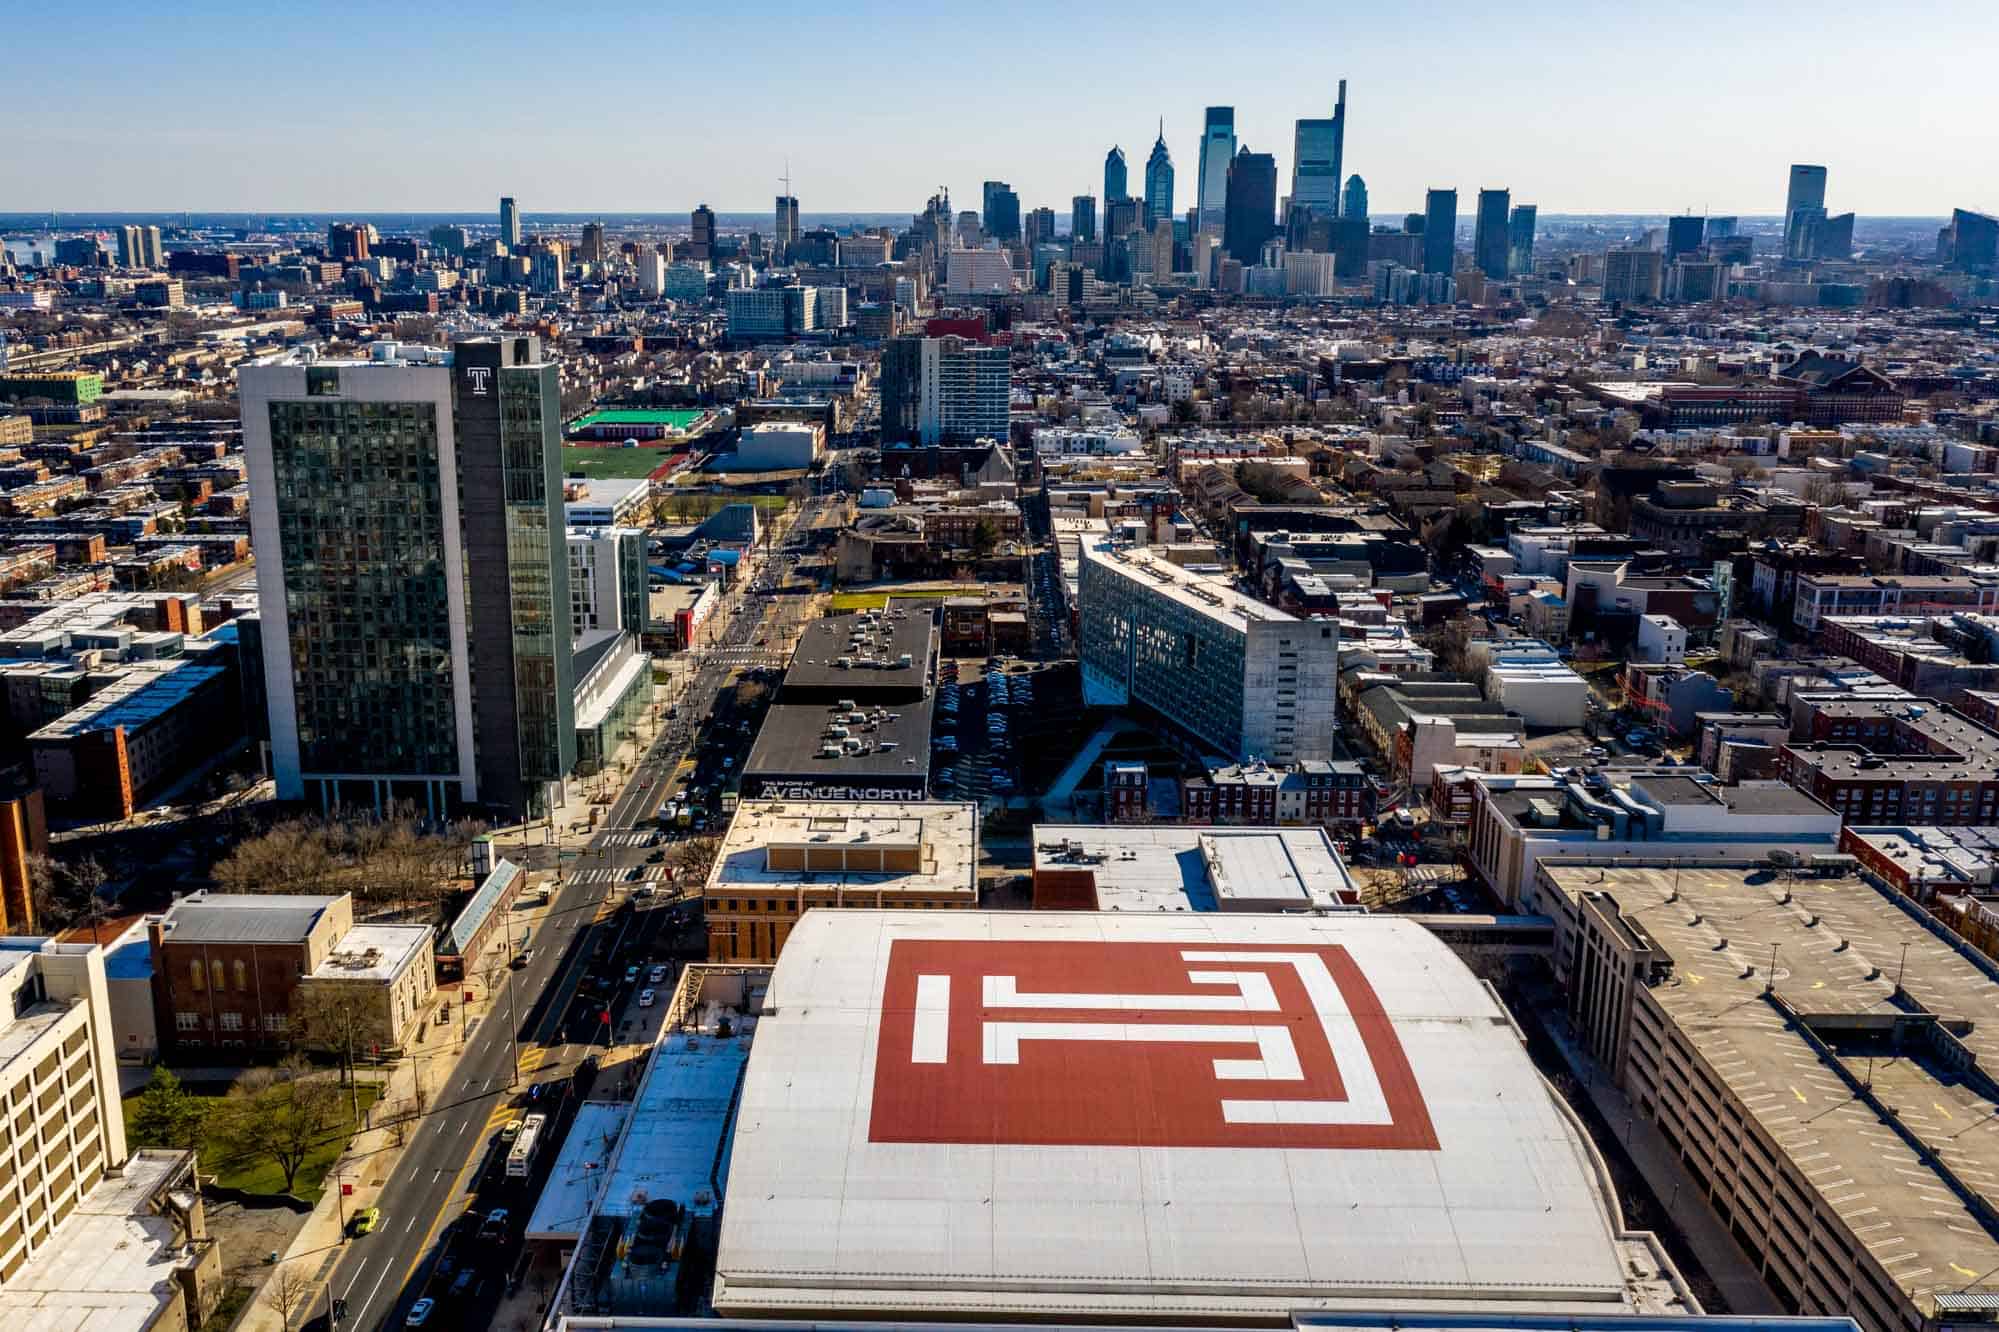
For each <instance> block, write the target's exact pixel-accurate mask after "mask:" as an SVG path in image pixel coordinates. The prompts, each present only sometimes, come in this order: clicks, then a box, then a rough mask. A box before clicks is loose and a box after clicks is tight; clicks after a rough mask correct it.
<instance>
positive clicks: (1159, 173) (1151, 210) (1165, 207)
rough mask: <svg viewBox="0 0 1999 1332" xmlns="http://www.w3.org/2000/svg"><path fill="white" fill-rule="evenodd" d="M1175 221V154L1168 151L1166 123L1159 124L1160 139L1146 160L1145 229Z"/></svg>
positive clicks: (1155, 142) (1155, 141)
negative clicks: (1163, 222)
mask: <svg viewBox="0 0 1999 1332" xmlns="http://www.w3.org/2000/svg"><path fill="white" fill-rule="evenodd" d="M1162 220H1163V221H1167V222H1170V221H1172V220H1173V154H1172V153H1170V152H1168V151H1167V149H1166V122H1165V121H1164V120H1162V121H1160V122H1159V137H1158V139H1156V140H1154V142H1153V144H1152V156H1150V157H1148V158H1146V159H1145V229H1146V230H1147V231H1150V230H1152V228H1153V226H1154V225H1155V224H1157V223H1158V222H1160V221H1162Z"/></svg>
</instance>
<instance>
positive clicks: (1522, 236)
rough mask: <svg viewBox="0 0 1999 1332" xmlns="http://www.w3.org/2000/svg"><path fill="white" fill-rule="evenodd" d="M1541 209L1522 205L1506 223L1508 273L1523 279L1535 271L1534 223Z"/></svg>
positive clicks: (1530, 205) (1531, 205)
mask: <svg viewBox="0 0 1999 1332" xmlns="http://www.w3.org/2000/svg"><path fill="white" fill-rule="evenodd" d="M1539 215H1540V209H1538V208H1536V207H1535V206H1534V205H1533V204H1521V205H1520V206H1519V207H1517V208H1515V209H1514V210H1513V216H1512V217H1511V218H1509V219H1508V220H1507V223H1506V271H1507V272H1509V273H1511V274H1512V275H1513V276H1514V277H1521V276H1523V275H1526V274H1530V273H1532V272H1533V271H1534V222H1535V219H1536V218H1537V217H1538V216H1539Z"/></svg>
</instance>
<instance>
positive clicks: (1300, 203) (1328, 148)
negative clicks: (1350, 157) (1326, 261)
mask: <svg viewBox="0 0 1999 1332" xmlns="http://www.w3.org/2000/svg"><path fill="white" fill-rule="evenodd" d="M1346 123H1347V81H1346V80H1345V79H1341V80H1340V92H1339V100H1338V101H1337V102H1335V103H1334V104H1333V114H1332V116H1331V118H1329V119H1320V120H1301V121H1299V122H1298V125H1297V132H1296V137H1295V138H1294V139H1293V140H1292V153H1291V207H1292V208H1299V207H1305V206H1309V207H1311V208H1315V209H1318V210H1320V211H1322V212H1325V213H1327V214H1329V215H1330V214H1336V213H1338V212H1339V211H1340V168H1341V158H1342V156H1343V155H1344V152H1345V140H1346Z"/></svg>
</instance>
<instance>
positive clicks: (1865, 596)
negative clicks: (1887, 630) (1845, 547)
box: [1791, 573, 1999, 634]
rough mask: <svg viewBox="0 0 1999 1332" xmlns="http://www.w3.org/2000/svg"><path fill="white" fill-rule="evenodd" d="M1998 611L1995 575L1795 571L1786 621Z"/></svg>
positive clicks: (1812, 625)
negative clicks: (1928, 575) (1789, 608)
mask: <svg viewBox="0 0 1999 1332" xmlns="http://www.w3.org/2000/svg"><path fill="white" fill-rule="evenodd" d="M1995 610H1999V577H1992V576H1990V575H1984V574H1979V575H1970V576H1965V575H1943V576H1937V577H1928V578H1917V577H1909V576H1898V577H1893V578H1887V577H1875V576H1870V575H1865V574H1817V573H1800V574H1799V575H1798V578H1797V593H1796V597H1795V601H1794V604H1793V606H1792V610H1791V621H1792V623H1793V624H1795V625H1797V627H1798V629H1799V631H1800V632H1801V633H1806V634H1811V633H1816V632H1817V631H1818V629H1819V626H1820V622H1821V621H1823V620H1826V619H1828V618H1831V617H1833V616H1850V615H1948V614H1950V613H1952V612H1954V611H1977V612H1981V613H1989V612H1992V611H1995Z"/></svg>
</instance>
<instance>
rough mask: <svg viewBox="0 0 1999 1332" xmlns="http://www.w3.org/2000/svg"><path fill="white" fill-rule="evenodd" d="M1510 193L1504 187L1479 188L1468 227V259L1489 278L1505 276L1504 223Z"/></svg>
mask: <svg viewBox="0 0 1999 1332" xmlns="http://www.w3.org/2000/svg"><path fill="white" fill-rule="evenodd" d="M1511 204H1512V196H1511V194H1510V193H1508V192H1507V191H1506V190H1480V191H1479V192H1478V217H1477V219H1476V221H1475V222H1474V223H1473V228H1472V244H1471V249H1472V262H1474V263H1476V264H1477V265H1478V270H1479V272H1481V273H1483V274H1485V275H1486V276H1487V277H1489V278H1498V279H1504V278H1505V277H1506V223H1507V210H1508V208H1509V207H1510V206H1511Z"/></svg>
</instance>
